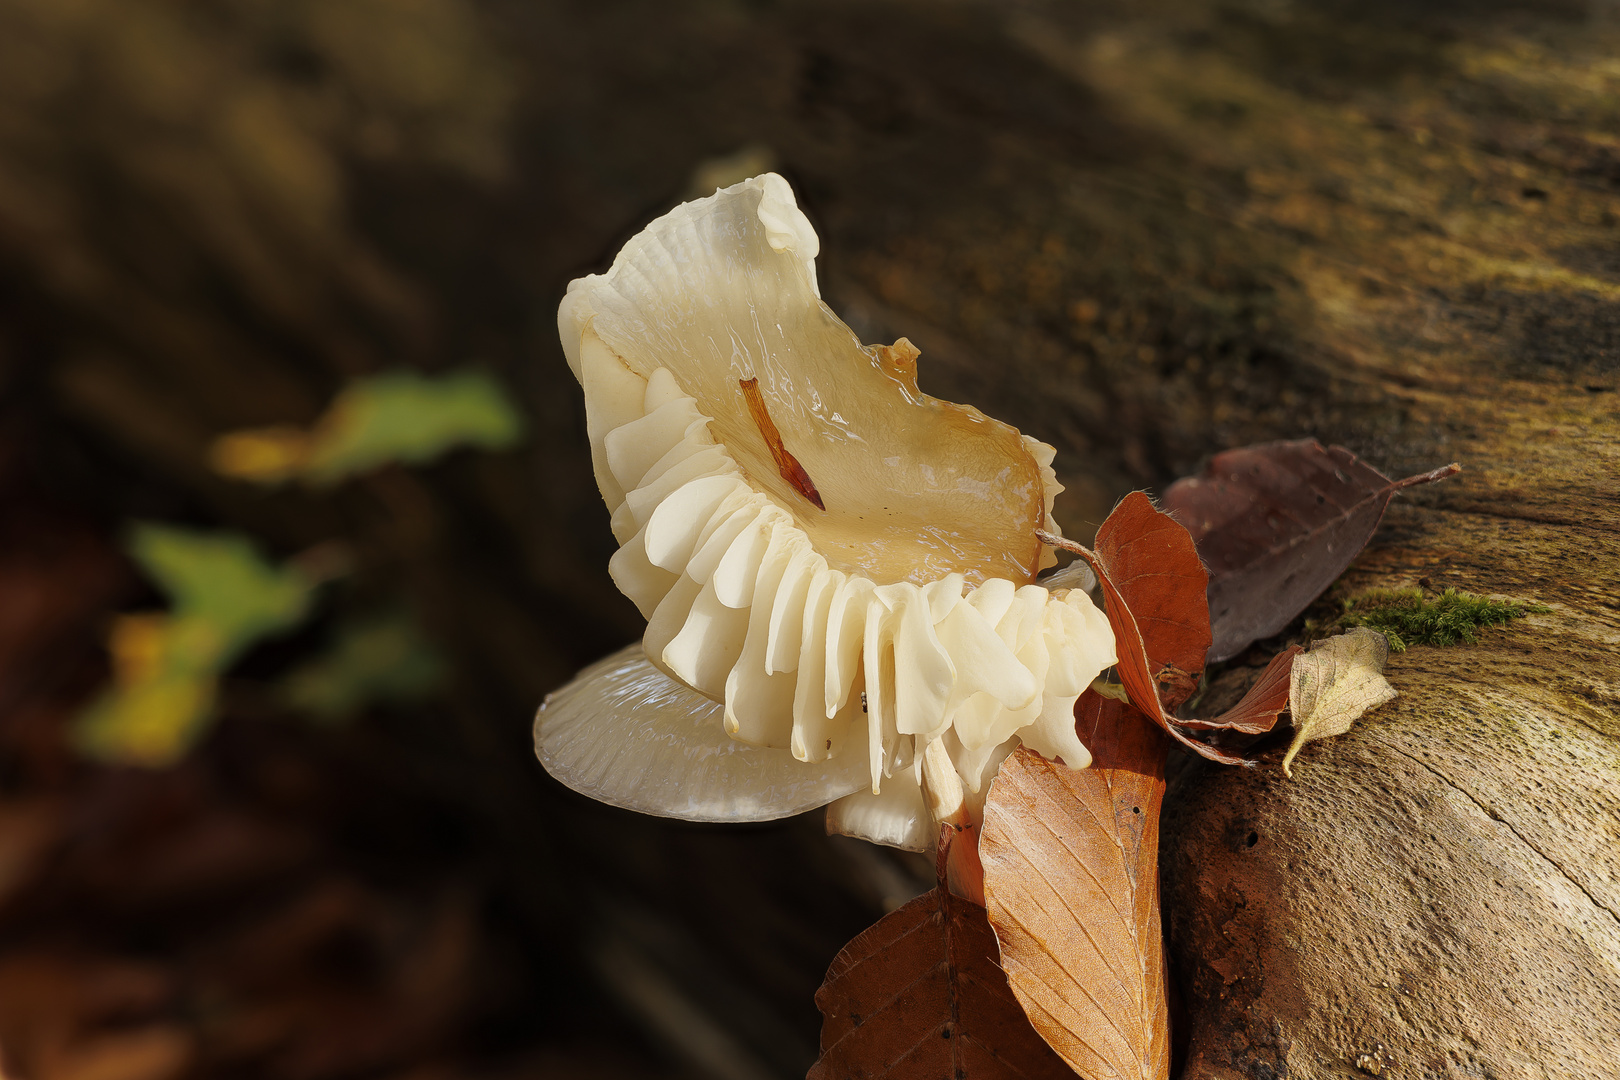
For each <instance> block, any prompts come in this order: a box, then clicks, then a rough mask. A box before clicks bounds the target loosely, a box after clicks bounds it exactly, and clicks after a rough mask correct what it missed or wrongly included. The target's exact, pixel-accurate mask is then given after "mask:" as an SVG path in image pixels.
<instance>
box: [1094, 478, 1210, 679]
mask: <svg viewBox="0 0 1620 1080" xmlns="http://www.w3.org/2000/svg"><path fill="white" fill-rule="evenodd" d="M1096 551H1097V557H1098V558H1099V559H1101V560H1102V562H1103V564H1104V565H1105V566H1107V567H1108V577H1109V580H1110V582H1111V584H1112V585H1113V587H1114V589H1115V590H1116V591H1117V592H1118V593H1119V595H1120V596H1121V597H1122V598H1123V599H1124V600H1125V602H1126V603H1127V604H1128V605H1129V606H1130V609H1131V614H1132V616H1133V617H1134V618H1135V620H1136V625H1137V628H1138V629H1139V630H1140V631H1141V634H1142V645H1143V648H1144V649H1145V650H1146V652H1147V656H1148V666H1149V668H1150V669H1151V670H1152V672H1153V677H1154V681H1155V682H1157V683H1158V684H1159V687H1160V689H1159V696H1160V697H1161V698H1162V699H1164V707H1165V708H1166V709H1171V710H1173V709H1175V707H1176V706H1177V705H1180V704H1181V703H1182V702H1183V701H1185V700H1187V698H1188V697H1190V696H1192V691H1193V690H1194V689H1196V688H1197V685H1198V674H1199V672H1201V671H1203V670H1204V654H1205V653H1207V652H1209V642H1210V630H1209V573H1208V571H1206V570H1205V569H1204V564H1203V563H1202V562H1200V561H1199V559H1198V550H1197V547H1196V545H1195V544H1194V543H1193V541H1192V537H1191V536H1190V535H1189V534H1188V532H1187V530H1186V528H1185V527H1183V526H1182V525H1181V523H1180V522H1178V521H1176V520H1175V519H1174V518H1172V517H1170V516H1169V515H1168V514H1163V513H1160V512H1159V511H1158V510H1157V509H1156V508H1155V507H1154V505H1153V500H1151V499H1149V498H1148V497H1147V496H1146V495H1144V494H1143V493H1142V492H1140V491H1133V492H1132V493H1131V494H1129V495H1127V496H1125V498H1123V499H1121V500H1120V502H1119V505H1118V506H1116V507H1114V510H1113V512H1112V513H1110V514H1109V515H1108V520H1106V521H1104V522H1103V524H1102V527H1101V528H1100V529H1098V530H1097V547H1096ZM1178 676H1179V678H1178Z"/></svg>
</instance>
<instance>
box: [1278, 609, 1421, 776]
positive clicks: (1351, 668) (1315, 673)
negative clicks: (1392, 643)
mask: <svg viewBox="0 0 1620 1080" xmlns="http://www.w3.org/2000/svg"><path fill="white" fill-rule="evenodd" d="M1388 659H1389V642H1388V641H1387V640H1386V639H1385V638H1384V635H1383V634H1380V633H1379V632H1378V631H1376V630H1369V629H1367V628H1366V627H1364V626H1363V627H1357V628H1356V629H1354V630H1352V631H1350V632H1349V633H1348V634H1339V635H1337V636H1335V637H1330V638H1328V639H1327V640H1326V641H1323V642H1321V643H1319V644H1318V645H1317V646H1316V647H1315V648H1313V649H1312V650H1311V651H1310V652H1308V653H1303V654H1301V655H1300V656H1298V657H1295V659H1294V670H1293V680H1292V685H1291V686H1290V689H1289V693H1288V701H1289V711H1290V712H1292V713H1293V717H1294V741H1293V742H1292V743H1291V744H1289V747H1288V753H1287V754H1286V755H1285V756H1284V757H1283V763H1282V767H1283V772H1285V773H1288V775H1290V776H1292V775H1293V772H1292V771H1291V770H1290V769H1289V765H1290V764H1292V763H1293V760H1294V755H1296V754H1298V753H1299V750H1300V747H1302V746H1304V745H1305V744H1306V743H1308V742H1315V741H1316V740H1317V739H1326V738H1329V737H1330V736H1333V735H1343V734H1344V733H1345V732H1347V731H1349V730H1350V725H1351V724H1353V723H1355V722H1356V720H1358V719H1359V718H1360V717H1361V716H1362V715H1363V714H1364V713H1366V712H1367V711H1368V710H1369V709H1373V708H1376V707H1377V706H1379V705H1382V704H1384V703H1385V702H1386V701H1390V700H1392V699H1393V698H1394V697H1395V688H1394V687H1393V686H1391V685H1389V680H1388V679H1386V678H1384V662H1385V661H1386V660H1388Z"/></svg>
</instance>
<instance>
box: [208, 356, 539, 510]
mask: <svg viewBox="0 0 1620 1080" xmlns="http://www.w3.org/2000/svg"><path fill="white" fill-rule="evenodd" d="M522 436H523V419H522V417H521V416H520V415H519V413H518V411H517V408H516V407H515V406H514V405H513V404H512V402H511V400H510V399H509V398H508V397H507V396H506V392H505V391H504V390H502V389H501V386H500V384H499V383H497V382H495V380H493V379H491V378H490V377H489V376H488V375H484V374H482V373H479V372H475V371H463V372H456V373H452V374H449V375H444V376H441V377H438V378H430V377H427V376H423V375H418V374H416V373H414V372H409V371H400V372H392V373H390V374H386V375H377V376H374V377H372V378H369V379H361V380H358V381H356V382H354V383H351V384H350V385H349V386H348V387H347V388H346V389H344V390H343V391H342V392H341V393H340V394H338V396H337V397H336V398H335V399H334V400H333V402H332V404H331V407H329V408H328V409H327V410H326V413H325V414H324V415H323V416H322V417H321V418H320V420H319V421H317V423H316V424H315V426H314V427H313V428H312V429H310V430H309V431H308V432H303V431H299V430H298V429H296V428H288V427H284V426H282V427H270V428H258V429H253V430H249V431H238V432H233V433H231V434H229V435H225V436H223V437H221V438H220V439H219V440H218V441H216V442H215V444H214V446H213V449H212V451H211V453H210V457H211V461H212V464H213V467H214V469H215V470H216V471H218V472H220V473H222V474H224V475H226V476H232V477H235V478H237V479H240V480H253V481H256V482H259V483H280V482H283V481H285V480H289V479H293V478H300V479H303V480H304V481H306V482H308V483H311V484H317V485H324V484H335V483H338V482H339V481H342V480H346V479H348V478H349V477H352V476H355V475H358V474H360V473H365V472H369V471H371V470H373V469H377V468H380V467H381V466H383V465H387V464H390V463H393V462H402V463H404V464H407V465H416V464H421V463H423V462H427V461H431V460H433V459H434V458H437V457H439V456H440V455H442V454H444V453H446V452H448V451H449V450H452V449H454V448H455V447H458V446H472V447H479V448H482V449H486V450H499V449H503V448H505V447H507V446H511V445H512V444H513V443H515V442H517V441H518V440H519V439H520V438H522Z"/></svg>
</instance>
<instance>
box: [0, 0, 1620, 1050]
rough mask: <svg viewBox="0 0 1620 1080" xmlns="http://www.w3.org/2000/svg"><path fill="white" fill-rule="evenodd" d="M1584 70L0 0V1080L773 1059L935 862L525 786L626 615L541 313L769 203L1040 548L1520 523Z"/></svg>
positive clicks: (1425, 51)
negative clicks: (1285, 524)
mask: <svg viewBox="0 0 1620 1080" xmlns="http://www.w3.org/2000/svg"><path fill="white" fill-rule="evenodd" d="M1617 46H1620V9H1616V8H1615V7H1614V6H1613V5H1612V4H1610V3H1607V2H1602V0H1593V2H1591V3H1584V2H1577V0H1545V2H1539V3H1530V2H1525V3H1522V4H1521V3H1514V2H1511V0H1470V2H1467V3H1461V2H1458V3H1451V2H1445V0H1430V2H1427V3H1419V4H1411V3H1394V2H1385V0H1359V2H1356V3H1350V2H1340V0H1224V2H1223V0H1210V2H1202V0H1132V2H1126V0H1001V2H991V0H983V2H979V0H953V2H935V3H923V2H903V0H863V2H854V0H851V2H844V0H689V2H667V0H640V2H631V0H544V2H539V0H0V1067H3V1070H4V1075H5V1076H6V1077H12V1078H16V1080H162V1078H169V1077H182V1076H197V1077H215V1076H230V1077H249V1078H250V1077H264V1078H267V1080H329V1078H330V1080H337V1078H346V1077H390V1078H393V1077H399V1078H405V1077H410V1078H413V1080H416V1078H420V1080H437V1078H440V1077H444V1078H479V1077H489V1078H505V1077H520V1076H521V1077H528V1076H545V1077H604V1078H612V1077H627V1078H628V1077H715V1078H720V1080H765V1078H769V1077H791V1076H798V1075H802V1074H803V1070H804V1069H805V1067H806V1066H807V1065H808V1063H809V1062H810V1061H811V1060H812V1059H813V1058H814V1055H815V1045H816V1033H817V1030H818V1026H819V1019H818V1017H817V1015H816V1013H815V1011H814V1006H813V1002H812V998H813V994H814V991H815V988H816V986H817V985H818V984H819V982H820V980H821V976H822V973H823V972H824V970H825V968H826V965H827V964H828V962H829V961H830V960H831V959H832V957H833V956H834V954H835V953H836V952H837V951H838V949H839V948H840V947H841V946H842V945H843V943H844V942H845V941H846V940H848V939H849V938H850V937H851V936H853V935H854V934H855V933H857V932H858V931H860V930H861V929H863V928H864V927H865V926H866V925H868V924H869V923H870V922H871V921H872V920H873V919H874V918H876V917H877V916H878V915H880V914H882V912H883V911H884V910H885V909H886V908H892V907H893V906H895V905H896V904H898V903H899V902H902V901H903V900H904V899H906V898H908V897H909V896H910V895H912V894H913V893H914V892H916V891H918V890H920V889H921V888H922V887H924V886H925V883H926V881H927V879H928V876H929V868H928V866H927V864H926V863H925V862H923V861H922V860H920V859H917V860H912V859H908V858H906V857H903V856H899V855H895V854H894V853H890V852H887V851H882V850H878V849H874V848H870V847H867V846H864V845H861V844H859V843H857V842H854V841H844V840H842V839H838V840H830V839H828V838H827V837H825V836H824V835H823V834H822V827H821V823H820V818H819V815H809V816H807V817H806V818H803V819H798V820H793V821H789V822H785V823H780V824H777V825H771V826H754V827H734V828H707V827H695V826H686V825H680V824H676V823H669V822H663V821H657V820H652V819H644V818H637V817H634V816H632V815H628V814H624V813H621V812H618V811H614V810H611V809H608V808H605V807H600V806H596V805H593V804H589V803H587V802H586V801H584V800H582V799H579V798H577V797H575V796H573V795H571V794H569V793H568V792H566V791H564V790H562V789H561V788H560V787H558V786H557V785H556V784H554V783H553V782H551V781H550V780H549V779H548V778H547V777H546V776H545V775H544V774H543V773H542V772H541V771H540V770H539V768H538V767H537V765H536V764H535V762H534V760H533V757H532V753H531V750H530V746H529V724H530V719H531V717H532V714H533V712H534V709H535V707H536V706H537V704H538V703H539V701H540V699H541V698H542V696H543V695H544V694H545V693H546V692H547V691H548V690H550V689H553V688H554V687H556V686H557V685H559V684H560V683H561V682H562V681H564V680H565V679H566V678H568V676H569V675H570V674H571V673H572V672H573V671H574V670H575V669H576V668H578V667H580V666H582V665H584V664H585V663H587V662H589V661H591V660H594V659H596V658H597V657H599V656H601V655H602V654H604V653H606V652H608V651H610V650H612V649H614V648H616V647H618V646H619V645H621V644H623V643H625V642H626V641H628V640H630V639H631V638H632V637H634V636H636V635H637V634H639V632H640V621H639V619H638V617H637V615H636V612H635V610H634V608H633V607H632V606H631V605H630V603H629V602H628V601H626V600H624V599H623V598H621V597H620V596H619V595H618V594H617V593H616V592H615V591H614V590H613V588H612V586H611V583H610V582H609V580H608V577H607V572H606V566H607V560H608V556H609V555H610V554H611V551H612V548H613V545H612V539H611V536H610V533H609V530H608V515H607V512H606V510H605V509H604V508H603V507H602V505H601V503H600V499H599V497H598V495H597V493H596V491H595V488H594V486H593V485H592V482H591V470H590V467H589V460H588V449H587V444H586V439H585V428H584V417H583V409H582V406H581V401H580V397H579V394H578V393H577V389H576V387H575V385H574V383H573V381H572V379H571V377H570V376H569V374H568V371H567V369H566V367H565V365H564V363H563V360H562V354H561V351H560V349H559V347H558V344H557V339H556V331H555V321H554V317H555V310H556V304H557V301H558V300H559V298H560V297H561V295H562V293H563V290H564V287H565V286H566V283H567V282H568V280H569V279H570V278H572V277H574V276H576V275H579V274H582V273H587V272H592V271H595V270H599V269H601V268H603V267H604V266H605V264H606V263H607V261H608V260H609V259H610V258H611V256H612V254H613V253H614V252H615V251H616V250H617V248H618V246H619V245H620V244H621V243H622V242H623V241H624V240H625V239H626V238H627V237H628V236H630V235H631V234H633V233H634V232H635V231H636V230H638V229H639V228H640V227H641V226H642V225H643V224H645V223H646V221H648V220H649V219H650V218H652V217H653V216H655V215H657V214H659V213H661V212H663V211H664V210H666V209H668V208H669V207H670V206H671V205H673V204H674V203H675V202H677V201H679V200H681V199H683V198H687V197H691V196H693V195H696V194H703V193H706V192H707V191H709V190H712V188H713V187H714V186H715V185H716V184H722V183H730V182H733V181H735V180H737V179H741V178H743V177H744V176H747V175H751V174H753V173H756V172H759V171H762V170H763V169H765V168H774V169H776V170H778V171H780V172H781V173H783V174H784V175H785V176H786V177H787V178H788V179H789V180H790V182H792V183H793V185H794V186H795V188H796V190H797V191H798V192H799V195H800V199H801V204H802V205H803V206H804V207H805V209H806V210H807V212H808V213H809V215H810V218H811V220H812V221H813V222H814V223H815V225H816V227H817V228H818V230H819V231H820V233H821V237H822V252H823V255H822V260H821V266H822V271H821V272H822V281H823V283H824V290H825V293H826V297H827V299H828V301H829V302H830V303H831V305H832V306H833V308H834V309H835V310H837V311H839V312H840V313H841V314H842V315H843V316H844V317H845V318H846V319H847V320H848V321H849V322H850V323H851V325H852V326H854V327H855V329H856V330H857V331H858V332H859V333H861V334H862V335H863V337H864V338H865V340H867V341H890V340H893V339H894V338H895V337H896V336H899V335H901V334H904V335H907V336H909V337H910V338H911V339H912V340H913V341H914V342H916V343H917V344H918V345H919V346H920V347H921V349H922V360H921V377H922V385H923V387H924V389H926V390H927V391H929V392H930V393H933V394H936V395H938V396H941V397H946V398H951V399H954V400H959V401H966V402H971V403H973V404H975V405H977V406H979V407H980V408H982V409H983V410H984V411H985V412H987V413H988V414H990V415H992V416H995V417H998V418H1000V419H1004V420H1006V421H1008V422H1010V423H1013V424H1015V425H1017V426H1018V427H1020V428H1021V429H1023V430H1025V431H1027V432H1030V433H1032V434H1035V435H1037V436H1039V437H1041V438H1043V439H1046V440H1048V441H1051V442H1053V443H1055V444H1056V445H1057V446H1058V458H1057V463H1056V465H1057V468H1058V470H1059V476H1060V478H1061V479H1062V480H1063V481H1064V482H1065V483H1066V484H1068V485H1069V491H1068V492H1067V493H1066V494H1065V495H1064V496H1063V498H1062V499H1061V500H1060V502H1059V504H1058V509H1057V516H1058V518H1059V520H1060V521H1061V522H1062V523H1063V525H1064V526H1065V528H1066V530H1067V531H1069V532H1070V533H1071V534H1073V535H1077V536H1079V537H1082V538H1084V537H1086V536H1088V535H1089V533H1090V532H1091V530H1093V529H1094V528H1095V525H1096V523H1097V522H1099V521H1100V520H1101V519H1102V517H1103V516H1104V515H1105V514H1106V512H1107V510H1108V508H1109V507H1110V506H1111V505H1112V503H1113V502H1114V500H1115V499H1117V498H1118V497H1119V496H1120V495H1122V494H1124V493H1125V492H1127V491H1129V490H1132V489H1135V488H1141V487H1146V488H1150V489H1156V488H1162V486H1163V485H1164V484H1165V483H1167V482H1168V481H1170V480H1172V479H1174V478H1175V477H1177V476H1179V475H1183V474H1186V473H1189V472H1192V471H1194V470H1195V469H1196V468H1197V467H1199V465H1200V464H1201V462H1202V461H1204V460H1206V459H1207V457H1208V456H1209V455H1210V454H1211V453H1213V452H1215V451H1217V450H1220V449H1223V448H1226V447H1228V446H1234V445H1240V444H1243V443H1248V442H1254V441H1260V440H1263V439H1268V438H1298V437H1304V436H1317V437H1320V438H1322V439H1323V440H1324V441H1336V442H1340V443H1344V444H1346V445H1348V446H1350V447H1351V448H1352V449H1354V450H1355V451H1357V452H1358V453H1360V454H1362V455H1363V456H1365V457H1367V458H1368V460H1370V461H1371V462H1373V463H1374V464H1375V465H1377V466H1379V467H1380V468H1382V469H1384V471H1386V472H1387V473H1389V474H1391V475H1404V474H1407V473H1411V472H1415V471H1420V470H1424V469H1428V468H1431V467H1433V466H1435V465H1438V464H1442V463H1444V462H1446V461H1449V460H1452V459H1454V458H1459V457H1460V458H1463V459H1464V461H1465V464H1467V465H1468V467H1469V468H1470V469H1473V470H1476V471H1477V473H1478V475H1477V477H1476V479H1475V481H1474V486H1472V487H1469V486H1466V485H1461V484H1459V485H1458V486H1456V487H1455V488H1450V487H1448V489H1447V490H1446V491H1445V492H1438V493H1427V492H1426V493H1421V494H1420V495H1419V496H1418V497H1417V501H1418V502H1420V503H1422V502H1423V501H1424V500H1428V501H1429V502H1430V503H1433V502H1435V501H1436V500H1442V501H1443V500H1447V499H1450V500H1453V501H1454V502H1455V503H1456V504H1457V505H1465V504H1466V505H1468V506H1475V507H1479V506H1487V507H1489V506H1493V505H1498V504H1503V505H1505V504H1506V503H1508V502H1511V503H1512V504H1513V505H1514V506H1515V507H1516V508H1517V512H1519V513H1521V514H1534V513H1543V514H1544V515H1545V514H1549V513H1552V512H1553V511H1552V510H1549V509H1547V507H1550V506H1552V505H1553V504H1554V503H1555V502H1556V499H1557V492H1556V491H1551V490H1549V489H1548V487H1547V485H1545V484H1532V483H1529V482H1527V481H1525V480H1524V479H1523V478H1522V477H1520V476H1516V475H1515V474H1514V473H1513V467H1514V466H1513V465H1512V461H1513V460H1514V459H1516V458H1521V457H1525V456H1528V457H1531V458H1533V457H1534V456H1535V454H1536V453H1537V452H1539V451H1536V450H1534V449H1533V448H1527V446H1526V444H1520V445H1519V446H1518V447H1517V448H1507V449H1504V448H1501V447H1498V449H1497V450H1496V451H1494V452H1495V454H1496V457H1495V458H1491V457H1490V453H1489V452H1487V450H1486V449H1484V448H1482V447H1483V443H1481V441H1480V438H1481V437H1479V431H1480V424H1481V423H1482V421H1481V419H1480V418H1481V417H1484V416H1488V415H1495V413H1496V411H1497V410H1507V409H1509V408H1510V407H1511V403H1510V402H1509V401H1508V400H1506V399H1505V398H1504V399H1500V400H1495V401H1492V400H1482V399H1481V398H1479V397H1478V395H1477V394H1476V396H1475V397H1474V398H1472V399H1470V398H1468V394H1469V393H1470V392H1472V391H1470V390H1469V387H1470V385H1474V384H1477V381H1478V380H1477V379H1476V378H1475V374H1477V373H1479V372H1484V371H1486V370H1487V369H1488V370H1489V371H1490V372H1493V373H1495V374H1496V375H1501V374H1502V373H1503V372H1506V373H1507V376H1508V377H1511V378H1513V379H1516V380H1519V381H1520V382H1521V383H1526V384H1530V385H1540V386H1545V387H1547V388H1548V389H1547V393H1549V394H1555V393H1556V394H1562V395H1567V396H1568V400H1569V401H1570V402H1572V403H1574V404H1571V405H1570V406H1569V408H1570V409H1573V410H1575V411H1576V412H1577V413H1579V415H1578V416H1575V418H1574V419H1573V420H1571V421H1570V425H1571V426H1570V428H1569V430H1570V431H1572V432H1577V433H1581V432H1585V431H1586V430H1587V428H1582V427H1581V425H1582V424H1589V425H1590V424H1595V423H1598V422H1599V421H1601V422H1604V423H1606V422H1608V421H1610V420H1612V418H1613V417H1612V409H1613V404H1612V402H1613V393H1614V390H1615V385H1616V383H1615V380H1616V366H1617V365H1616V355H1617V352H1616V350H1617V349H1620V307H1617V300H1620V245H1617V242H1616V241H1617V238H1620V237H1617V217H1616V214H1617V211H1620V200H1617V195H1620V61H1617V60H1616V59H1615V58H1616V57H1620V48H1617ZM1471 365H1472V366H1471ZM1442 384H1443V385H1442ZM1458 395H1461V396H1460V397H1459V396H1458ZM1488 396H1489V395H1487V398H1488ZM1560 400H1563V399H1562V398H1560ZM1448 402H1449V403H1452V404H1448ZM1459 402H1460V404H1458V403H1459ZM1581 409H1585V410H1587V411H1586V412H1585V413H1580V410H1581ZM1594 410H1595V411H1594ZM1604 410H1609V411H1604ZM1572 415H1574V414H1572ZM1593 418H1596V419H1595V420H1594V419H1593ZM1605 418H1607V419H1605ZM1600 426H1601V425H1600ZM1611 430H1612V429H1611ZM1471 440H1472V441H1471ZM1538 445H1539V444H1538ZM1585 460H1587V464H1586V465H1584V466H1582V468H1583V469H1585V470H1586V471H1585V472H1582V473H1581V474H1580V476H1579V477H1578V478H1577V477H1574V476H1572V477H1571V478H1570V483H1575V482H1576V481H1577V479H1578V480H1579V482H1580V483H1584V484H1587V486H1588V487H1589V488H1591V489H1592V490H1594V491H1601V492H1607V493H1608V494H1607V496H1605V497H1612V496H1613V495H1615V494H1620V491H1617V490H1616V489H1615V484H1614V481H1613V479H1612V477H1613V472H1612V468H1613V461H1612V453H1611V454H1610V456H1609V457H1607V458H1604V457H1601V456H1599V457H1588V458H1587V459H1585ZM1493 461H1494V462H1496V463H1497V464H1499V465H1501V468H1500V469H1499V470H1498V471H1496V472H1494V473H1493V472H1492V462H1493ZM1605 462H1608V464H1605ZM1493 477H1494V479H1493ZM1493 499H1494V500H1496V502H1494V503H1493ZM1401 520H1402V519H1401V518H1400V517H1399V515H1396V518H1395V523H1396V528H1395V529H1394V530H1393V532H1391V531H1390V530H1386V536H1385V538H1384V539H1383V540H1381V541H1380V542H1381V543H1382V544H1385V545H1388V544H1390V543H1395V542H1398V541H1399V539H1400V537H1401V535H1402V533H1401V529H1400V522H1401ZM1369 557H1370V558H1373V559H1377V558H1378V557H1379V555H1378V550H1377V549H1375V550H1374V552H1372V553H1371V554H1370V556H1369ZM1439 572H1440V571H1438V570H1437V571H1436V573H1439ZM1508 573H1509V571H1508V570H1507V569H1506V568H1504V569H1503V574H1504V575H1506V574H1508ZM1456 583H1457V584H1465V585H1470V586H1472V587H1486V588H1488V587H1489V586H1490V585H1491V584H1492V582H1491V581H1490V580H1483V581H1482V580H1467V581H1462V580H1459V581H1457V582H1456ZM1544 584H1545V583H1544ZM1545 587H1546V588H1547V589H1551V588H1552V586H1551V585H1546V586H1545ZM1543 595H1550V594H1547V593H1544V594H1543ZM1553 598H1554V599H1556V597H1553Z"/></svg>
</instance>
